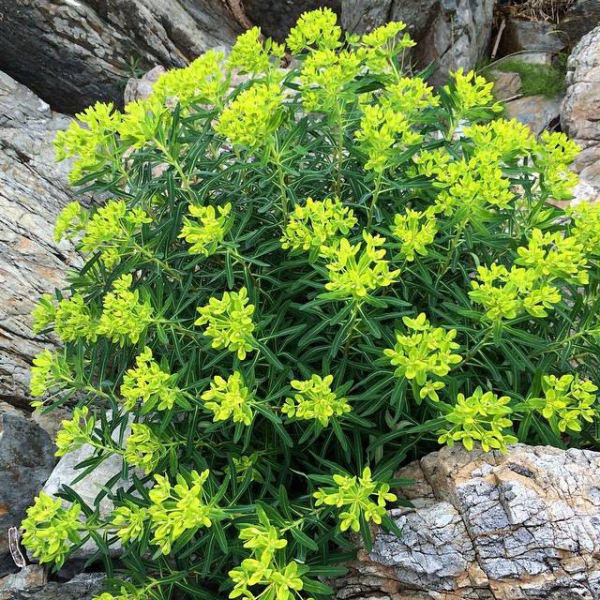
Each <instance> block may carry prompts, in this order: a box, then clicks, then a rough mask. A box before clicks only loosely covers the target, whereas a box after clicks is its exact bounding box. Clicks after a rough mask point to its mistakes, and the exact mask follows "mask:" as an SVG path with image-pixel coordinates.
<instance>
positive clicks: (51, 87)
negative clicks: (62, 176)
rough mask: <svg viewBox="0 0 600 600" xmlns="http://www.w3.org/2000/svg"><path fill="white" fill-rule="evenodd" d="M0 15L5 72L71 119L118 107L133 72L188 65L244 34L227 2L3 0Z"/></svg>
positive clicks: (0, 67) (0, 54)
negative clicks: (107, 105) (97, 106)
mask: <svg viewBox="0 0 600 600" xmlns="http://www.w3.org/2000/svg"><path fill="white" fill-rule="evenodd" d="M230 1H232V0H230ZM0 15H2V18H0V70H4V71H5V72H6V73H8V74H9V75H11V76H12V77H14V78H15V79H17V80H18V81H20V82H21V83H23V84H25V85H27V86H28V87H29V88H31V89H32V90H33V91H35V92H36V93H37V94H38V95H39V96H41V97H42V98H43V99H44V100H45V101H46V102H48V103H49V104H50V105H51V106H52V108H53V109H55V110H60V111H62V112H67V113H70V114H73V113H75V112H77V111H79V110H82V109H83V108H85V107H86V106H88V105H90V104H93V103H94V102H96V101H98V100H102V101H113V102H115V103H117V104H121V98H122V95H123V86H124V85H125V82H126V81H127V78H128V76H129V75H130V74H131V72H132V70H134V69H136V68H138V67H139V68H141V69H143V70H147V69H148V68H150V67H152V66H153V65H156V64H161V65H163V66H165V67H177V66H183V65H184V64H186V63H187V62H188V61H189V60H190V59H193V58H195V57H197V56H198V55H199V54H201V53H202V52H204V51H205V50H207V49H209V48H212V47H213V46H218V45H225V46H230V45H231V44H232V43H233V41H234V40H235V36H236V34H237V33H239V32H240V31H242V28H241V27H240V25H239V24H238V23H237V21H236V20H235V17H234V14H233V13H232V12H231V10H230V9H229V8H228V2H226V1H225V0H195V1H189V0H102V1H100V0H87V1H82V0H65V1H63V2H56V1H48V0H0Z"/></svg>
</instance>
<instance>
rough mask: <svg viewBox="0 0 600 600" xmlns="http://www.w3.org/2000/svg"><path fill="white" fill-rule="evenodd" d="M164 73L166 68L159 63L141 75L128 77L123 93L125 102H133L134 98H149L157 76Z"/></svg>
mask: <svg viewBox="0 0 600 600" xmlns="http://www.w3.org/2000/svg"><path fill="white" fill-rule="evenodd" d="M164 73H166V69H165V68H164V67H161V66H160V65H159V66H157V67H154V68H153V69H150V70H149V71H148V72H147V73H144V74H143V75H142V76H141V77H130V78H129V79H128V81H127V85H126V86H125V92H124V93H123V99H124V100H125V104H128V103H129V102H133V101H134V100H143V99H145V98H149V97H150V95H151V94H152V88H153V87H154V84H155V83H156V82H157V81H158V78H159V77H160V76H161V75H163V74H164Z"/></svg>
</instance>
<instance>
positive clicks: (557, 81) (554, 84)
mask: <svg viewBox="0 0 600 600" xmlns="http://www.w3.org/2000/svg"><path fill="white" fill-rule="evenodd" d="M564 66H565V69H562V70H560V69H558V68H557V67H555V66H554V65H538V64H533V63H528V62H526V61H525V60H522V59H519V58H518V57H516V58H511V59H509V60H501V61H500V62H499V63H498V65H497V66H496V67H495V68H496V69H497V70H498V71H504V72H507V73H518V74H519V75H520V76H521V92H522V93H523V94H524V95H525V96H536V95H538V94H542V95H543V96H546V97H548V98H555V97H556V96H558V95H559V94H562V93H563V92H564V91H565V70H566V65H564Z"/></svg>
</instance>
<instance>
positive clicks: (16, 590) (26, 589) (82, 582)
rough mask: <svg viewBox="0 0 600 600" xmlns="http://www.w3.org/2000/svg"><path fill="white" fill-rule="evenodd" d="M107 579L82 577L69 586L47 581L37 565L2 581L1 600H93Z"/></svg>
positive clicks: (90, 575)
mask: <svg viewBox="0 0 600 600" xmlns="http://www.w3.org/2000/svg"><path fill="white" fill-rule="evenodd" d="M105 577H106V575H104V574H102V573H80V574H79V575H76V576H75V577H73V579H70V580H69V581H66V582H60V583H59V582H57V581H51V582H47V581H45V579H46V578H45V573H44V569H43V568H42V567H39V566H38V565H29V566H28V567H26V568H25V569H23V570H22V571H20V572H19V573H17V574H16V575H11V576H9V577H6V578H5V579H3V580H0V600H91V599H92V597H95V596H96V595H97V594H98V593H99V592H100V591H101V588H102V584H103V581H104V579H105Z"/></svg>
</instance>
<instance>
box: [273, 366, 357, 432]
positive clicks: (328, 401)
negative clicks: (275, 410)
mask: <svg viewBox="0 0 600 600" xmlns="http://www.w3.org/2000/svg"><path fill="white" fill-rule="evenodd" d="M332 383H333V375H327V376H326V377H321V376H320V375H313V376H312V377H311V378H310V379H309V380H308V381H298V380H297V379H295V380H293V381H292V382H291V386H292V387H293V388H294V389H295V390H298V393H297V394H294V397H293V398H286V401H285V402H286V403H285V405H284V406H283V407H282V409H281V412H282V413H284V414H286V415H287V416H288V417H294V416H295V417H297V418H298V419H306V420H311V419H314V420H315V421H318V422H319V423H320V424H321V425H322V426H323V427H327V426H328V425H329V421H330V420H331V419H332V417H341V416H343V415H344V414H346V413H348V412H350V411H351V410H352V409H351V407H350V405H349V404H348V402H347V400H346V398H338V396H337V394H336V393H335V392H333V391H332V390H331V384H332Z"/></svg>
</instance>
